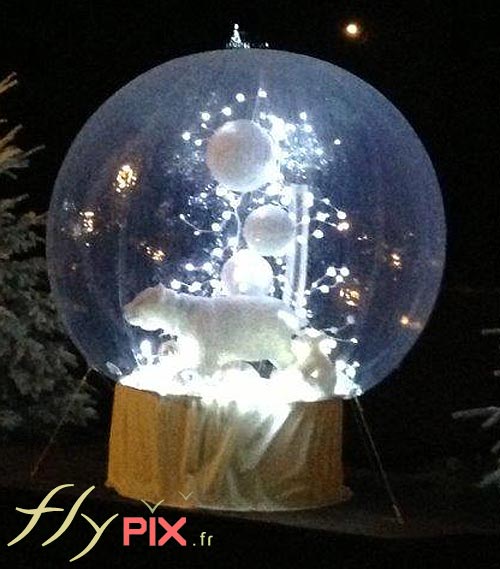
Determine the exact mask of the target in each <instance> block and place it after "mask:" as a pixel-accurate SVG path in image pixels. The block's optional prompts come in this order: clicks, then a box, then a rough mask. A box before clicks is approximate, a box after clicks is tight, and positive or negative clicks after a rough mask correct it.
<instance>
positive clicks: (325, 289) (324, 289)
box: [318, 285, 330, 294]
mask: <svg viewBox="0 0 500 569" xmlns="http://www.w3.org/2000/svg"><path fill="white" fill-rule="evenodd" d="M318 288H319V291H320V292H322V293H323V294H328V293H329V292H330V287H329V286H328V285H321V286H320V287H318Z"/></svg>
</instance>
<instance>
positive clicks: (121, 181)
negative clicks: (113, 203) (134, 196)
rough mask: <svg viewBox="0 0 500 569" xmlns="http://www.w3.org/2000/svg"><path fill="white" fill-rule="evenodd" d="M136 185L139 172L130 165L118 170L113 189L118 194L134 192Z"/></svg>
mask: <svg viewBox="0 0 500 569" xmlns="http://www.w3.org/2000/svg"><path fill="white" fill-rule="evenodd" d="M136 183H137V171H136V170H134V168H133V167H132V166H131V165H130V164H124V165H123V166H121V167H120V169H119V170H118V173H117V175H116V178H115V183H114V186H113V187H114V190H115V192H116V193H117V194H124V193H127V192H129V191H130V190H132V189H133V188H134V187H135V185H136Z"/></svg>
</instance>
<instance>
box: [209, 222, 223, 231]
mask: <svg viewBox="0 0 500 569" xmlns="http://www.w3.org/2000/svg"><path fill="white" fill-rule="evenodd" d="M211 227H212V231H216V232H217V231H220V230H221V224H220V223H212V226H211Z"/></svg>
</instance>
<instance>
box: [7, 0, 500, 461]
mask: <svg viewBox="0 0 500 569" xmlns="http://www.w3.org/2000/svg"><path fill="white" fill-rule="evenodd" d="M349 21H357V22H359V23H360V24H361V26H362V27H363V33H362V36H361V37H360V38H359V39H356V40H354V39H349V38H347V37H346V36H345V34H344V33H343V28H344V26H345V25H346V24H347V23H348V22H349ZM234 22H238V23H239V24H240V28H241V29H242V30H245V31H246V32H247V35H248V39H250V40H251V41H254V42H261V41H262V42H264V41H267V42H269V44H270V46H271V47H272V48H276V49H284V50H288V51H292V52H298V53H304V54H307V55H311V56H314V57H318V58H321V59H324V60H327V61H330V62H332V63H335V64H337V65H339V66H341V67H344V68H345V69H347V70H349V71H351V72H353V73H354V74H356V75H358V76H360V77H361V78H362V79H364V80H365V81H367V82H369V83H371V84H372V85H373V86H374V87H376V88H377V89H378V90H380V91H381V92H382V93H383V94H384V95H386V96H387V97H388V98H389V99H390V100H391V101H392V102H393V103H394V104H395V105H396V106H397V107H398V108H399V109H400V110H401V111H402V113H403V114H404V115H405V116H406V117H407V118H408V120H409V121H410V123H411V124H412V125H413V127H414V128H415V130H416V131H417V133H418V134H419V136H420V137H421V139H422V141H423V143H424V145H425V146H426V148H427V150H428V152H429V154H430V156H431V159H432V161H433V163H434V166H435V168H436V171H437V175H438V178H439V180H440V183H441V186H442V190H443V197H444V202H445V208H446V215H447V223H448V239H449V245H448V264H447V268H446V273H445V278H444V283H443V288H442V292H441V296H440V298H439V300H438V303H437V306H436V310H435V312H434V315H433V317H432V319H431V321H430V323H429V325H428V326H427V328H426V330H425V331H424V333H423V334H422V337H421V339H420V340H419V342H418V343H417V345H416V347H415V348H414V350H413V351H412V352H411V354H410V355H409V356H408V357H407V358H406V360H405V361H404V363H403V365H402V366H401V368H400V370H398V371H396V372H395V373H394V374H393V376H392V377H391V378H389V379H388V380H386V381H385V382H384V383H383V384H382V385H380V386H378V387H377V388H375V389H374V390H372V391H371V392H370V393H368V394H367V395H366V396H364V398H363V402H364V404H365V407H366V410H367V415H368V417H369V419H370V422H371V424H372V425H373V429H374V433H375V436H376V440H377V441H378V443H379V445H380V447H381V450H382V453H383V455H384V456H385V459H386V461H387V463H388V464H389V466H392V467H402V468H403V467H407V466H411V465H414V466H419V465H421V464H422V463H423V462H427V461H429V460H430V461H432V460H434V459H440V458H442V457H446V456H460V457H462V456H463V457H470V456H472V455H474V454H475V453H476V452H477V451H479V450H486V448H487V445H486V443H487V442H488V441H487V437H486V438H485V437H484V436H479V430H478V425H475V424H468V425H462V424H460V425H459V424H457V423H456V422H454V421H453V420H452V419H451V417H450V414H451V412H452V411H454V410H457V409H461V408H464V407H470V406H476V405H487V404H493V403H498V402H499V401H500V389H499V386H498V381H495V380H494V379H493V378H492V375H491V372H492V370H493V368H495V366H496V367H500V361H499V360H500V358H499V357H498V356H499V353H498V350H497V344H496V343H495V341H494V339H487V338H482V337H481V334H480V330H481V329H482V328H486V327H494V326H497V327H498V326H500V310H499V309H500V283H499V279H498V276H497V275H496V274H495V269H496V267H497V266H498V264H499V254H498V250H499V246H498V245H499V231H498V229H497V227H498V224H499V213H500V212H499V203H500V198H499V195H498V194H499V193H500V189H499V187H498V186H499V184H498V170H499V165H500V164H499V160H498V153H499V145H498V133H499V132H500V129H499V128H498V115H499V112H500V109H499V106H500V96H499V92H500V89H499V87H500V42H499V40H498V30H499V27H498V24H499V22H498V19H497V18H496V15H495V14H494V13H493V12H491V11H487V10H486V8H485V5H483V3H482V2H480V1H477V0H476V1H474V2H467V5H465V3H464V5H463V6H462V5H461V3H460V2H458V3H457V2H452V1H442V0H436V1H430V0H404V1H401V0H400V1H394V0H391V1H389V0H384V1H383V2H373V1H369V0H365V1H362V0H351V1H348V2H347V1H346V2H344V1H336V2H333V1H326V0H314V1H313V2H300V3H299V2H297V3H295V2H292V1H285V0H280V1H272V0H267V1H262V0H254V1H253V2H220V3H218V2H215V1H212V2H210V3H208V2H207V3H200V2H196V3H195V2H189V1H187V0H184V1H179V0H161V1H160V0H154V1H149V0H148V1H142V2H137V1H134V2H132V1H128V0H122V1H121V2H118V1H116V0H109V1H99V2H97V1H90V0H66V1H64V2H55V1H48V0H37V1H35V2H33V1H32V0H31V1H29V2H28V1H25V0H12V1H6V0H2V2H1V6H0V77H3V76H4V75H6V74H7V73H8V72H10V71H16V72H17V73H18V75H19V79H20V81H21V85H20V86H19V87H18V88H17V89H15V90H14V91H13V92H11V93H10V94H8V95H6V96H4V97H2V100H1V111H2V112H1V114H2V116H3V117H8V118H9V120H10V122H11V123H12V124H16V123H17V122H21V123H23V124H24V125H25V129H24V131H23V133H22V135H21V137H20V142H21V143H22V145H23V146H24V147H25V148H29V147H31V146H36V145H39V144H44V145H45V147H46V148H45V150H43V151H42V152H40V153H39V154H38V155H36V157H34V158H33V161H32V167H31V168H30V169H29V170H27V171H26V172H23V173H21V175H20V178H19V180H18V181H17V182H13V183H7V184H6V183H5V181H4V182H3V183H2V185H1V186H0V191H5V192H7V193H9V194H10V195H13V194H19V193H25V192H28V193H29V194H30V196H31V197H30V206H32V207H34V208H36V209H37V210H39V211H43V210H46V209H47V208H48V204H49V200H50V195H51V190H52V186H53V183H54V180H55V177H56V174H57V171H58V168H59V167H60V165H61V163H62V161H63V159H64V155H65V153H66V151H67V150H68V147H69V145H70V143H71V141H72V139H73V138H74V137H75V136H76V134H77V133H78V131H79V129H80V128H81V127H82V126H83V124H84V122H85V121H86V120H87V119H88V118H89V116H90V115H91V114H92V113H93V112H94V111H95V110H96V109H97V107H98V106H99V105H100V104H101V103H103V102H104V101H105V100H106V99H107V98H108V97H109V96H110V95H111V94H113V93H114V92H115V91H116V90H117V89H118V88H119V87H121V86H123V85H124V84H126V83H127V82H129V81H130V80H131V79H133V78H134V77H136V76H137V75H138V74H140V73H142V72H144V71H146V70H148V69H150V68H152V67H154V66H156V65H158V64H160V63H163V62H164V61H167V60H169V59H172V58H175V57H178V56H182V55H187V54H190V53H195V52H198V51H203V50H211V49H217V48H222V47H224V45H225V43H226V42H227V40H228V39H229V37H230V35H231V31H232V25H233V23H234ZM360 447H361V445H360V444H359V437H358V435H357V434H356V431H355V428H354V427H352V428H348V436H347V459H348V461H349V460H350V461H353V462H356V461H361V462H362V460H363V459H362V458H360V454H359V453H360V452H361V451H359V448H360Z"/></svg>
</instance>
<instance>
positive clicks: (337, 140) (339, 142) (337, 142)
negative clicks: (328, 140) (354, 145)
mask: <svg viewBox="0 0 500 569" xmlns="http://www.w3.org/2000/svg"><path fill="white" fill-rule="evenodd" d="M333 144H335V146H339V144H342V141H341V140H340V138H336V139H335V140H334V141H333Z"/></svg>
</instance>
